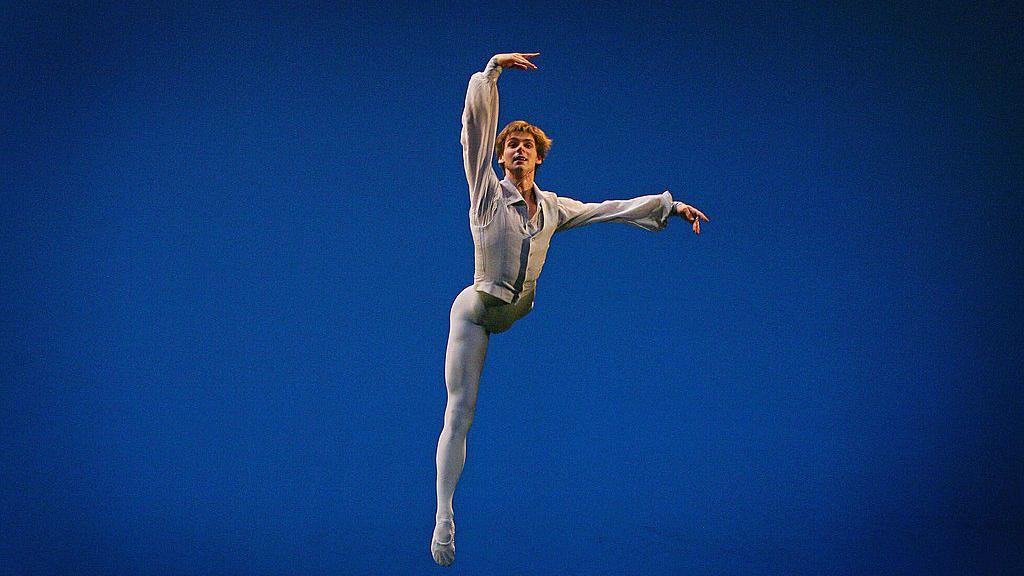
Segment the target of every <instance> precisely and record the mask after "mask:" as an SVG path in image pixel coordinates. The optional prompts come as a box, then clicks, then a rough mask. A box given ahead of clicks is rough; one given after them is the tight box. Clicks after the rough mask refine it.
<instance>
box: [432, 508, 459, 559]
mask: <svg viewBox="0 0 1024 576" xmlns="http://www.w3.org/2000/svg"><path fill="white" fill-rule="evenodd" d="M437 524H451V530H450V531H449V533H450V534H451V538H449V539H448V541H447V542H439V541H438V540H437V538H436V537H435V536H433V535H431V537H430V555H431V556H433V557H434V562H437V563H438V564H440V565H441V566H451V564H452V562H454V561H455V521H454V520H450V519H444V520H438V521H437V523H436V524H435V525H434V533H435V534H436V533H437Z"/></svg>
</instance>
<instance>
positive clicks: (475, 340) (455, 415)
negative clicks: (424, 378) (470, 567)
mask: <svg viewBox="0 0 1024 576" xmlns="http://www.w3.org/2000/svg"><path fill="white" fill-rule="evenodd" d="M482 306H483V305H482V303H481V302H480V300H479V298H478V297H477V295H476V294H475V292H474V291H473V289H472V288H470V289H468V290H464V291H463V292H462V293H461V294H459V296H458V298H456V299H455V303H454V304H453V305H452V312H451V316H450V318H449V321H450V327H449V332H448V348H447V350H446V352H445V361H444V379H445V385H446V386H447V388H448V404H447V406H446V407H445V411H444V429H443V430H442V431H441V437H440V438H439V439H438V442H437V458H436V461H437V513H436V515H435V521H436V523H435V526H434V535H433V538H432V540H431V544H430V551H431V555H433V557H434V560H435V561H436V562H437V563H438V564H441V565H443V566H447V565H449V564H451V563H452V561H453V560H454V559H455V543H454V538H455V525H454V521H453V519H454V512H453V510H452V497H453V496H454V494H455V485H456V484H458V482H459V477H460V476H461V475H462V468H463V466H464V465H465V462H466V435H467V434H468V433H469V428H470V426H471V425H472V424H473V410H474V408H475V407H476V395H477V389H478V387H479V384H480V374H481V373H482V372H483V366H484V358H485V356H486V355H487V342H488V340H489V337H490V334H489V333H488V331H487V330H486V329H485V328H484V327H483V326H481V325H479V324H477V323H476V322H475V321H474V320H477V319H478V318H479V317H480V313H481V311H482V309H483V308H482Z"/></svg>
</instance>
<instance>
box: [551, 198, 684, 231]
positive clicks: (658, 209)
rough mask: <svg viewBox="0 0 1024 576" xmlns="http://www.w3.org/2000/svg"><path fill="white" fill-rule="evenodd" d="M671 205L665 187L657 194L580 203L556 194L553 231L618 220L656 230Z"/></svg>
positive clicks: (663, 225)
mask: <svg viewBox="0 0 1024 576" xmlns="http://www.w3.org/2000/svg"><path fill="white" fill-rule="evenodd" d="M673 207H674V202H673V200H672V194H671V193H670V192H669V191H668V190H666V191H664V192H662V193H661V194H651V195H648V196H639V197H637V198H631V199H629V200H605V201H604V202H580V201H579V200H573V199H572V198H567V197H563V196H559V197H558V227H557V228H555V232H563V231H565V230H568V229H570V228H579V227H580V226H586V225H588V224H593V223H595V222H622V223H625V224H631V225H633V226H636V227H637V228H643V229H644V230H650V231H652V232H660V231H661V230H664V229H665V227H666V226H668V219H669V216H671V215H672V209H673Z"/></svg>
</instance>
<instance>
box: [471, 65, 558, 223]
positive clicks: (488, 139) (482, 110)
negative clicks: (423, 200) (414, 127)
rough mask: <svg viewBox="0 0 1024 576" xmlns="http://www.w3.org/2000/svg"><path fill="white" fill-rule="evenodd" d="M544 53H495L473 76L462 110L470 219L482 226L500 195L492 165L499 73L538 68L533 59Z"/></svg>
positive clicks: (495, 133) (496, 127)
mask: <svg viewBox="0 0 1024 576" xmlns="http://www.w3.org/2000/svg"><path fill="white" fill-rule="evenodd" d="M539 54H540V52H532V53H529V52H528V53H521V52H512V53H508V54H495V55H494V56H492V57H491V59H490V60H489V61H488V62H487V67H486V68H484V70H483V72H477V73H476V74H473V76H472V77H471V78H470V79H469V88H468V89H467V90H466V108H465V109H464V110H463V111H462V160H463V163H464V165H465V168H466V180H467V181H468V182H469V202H470V219H471V222H472V223H473V224H478V225H482V224H485V223H487V221H488V220H489V219H490V216H491V213H490V212H489V209H490V208H491V207H492V206H493V205H494V203H493V202H492V200H493V199H494V197H495V196H496V195H497V194H499V190H498V177H497V175H496V174H495V173H494V169H493V168H492V165H491V162H492V160H491V157H492V156H493V155H494V138H495V136H496V135H497V131H498V75H499V74H501V71H502V69H503V68H519V69H521V70H536V69H537V66H536V65H535V64H534V63H533V62H530V60H529V58H533V57H535V56H537V55H539Z"/></svg>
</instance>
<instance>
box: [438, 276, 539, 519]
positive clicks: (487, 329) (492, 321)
mask: <svg viewBox="0 0 1024 576" xmlns="http://www.w3.org/2000/svg"><path fill="white" fill-rule="evenodd" d="M533 297H534V292H533V290H530V291H527V292H523V293H521V294H520V295H519V298H518V299H517V300H516V301H515V302H513V303H512V304H506V303H505V302H502V301H501V300H499V299H498V298H495V297H494V296H491V295H490V294H487V293H485V292H477V291H476V290H475V289H474V288H473V286H467V287H466V288H465V289H463V290H462V292H460V293H459V295H458V296H457V297H456V298H455V302H454V303H453V304H452V311H451V316H450V317H449V322H450V326H449V331H448V348H447V350H446V351H445V358H444V381H445V385H446V386H447V388H448V404H447V406H446V407H445V410H444V429H443V430H441V437H440V438H439V439H438V441H437V458H436V463H437V513H436V515H435V519H437V520H441V519H450V518H453V517H454V513H453V510H452V497H453V496H454V494H455V485H456V484H458V483H459V477H460V476H461V475H462V468H463V466H464V465H465V463H466V435H467V434H468V433H469V427H470V426H471V425H472V424H473V410H474V408H475V407H476V393H477V388H478V387H479V384H480V374H481V373H482V372H483V368H484V358H485V357H486V355H487V342H488V340H489V339H490V335H491V334H497V333H499V332H504V331H506V330H508V329H509V328H510V327H511V326H512V324H513V323H515V321H516V320H519V319H520V318H522V317H523V316H526V315H527V314H529V313H530V311H531V310H532V309H533Z"/></svg>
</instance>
